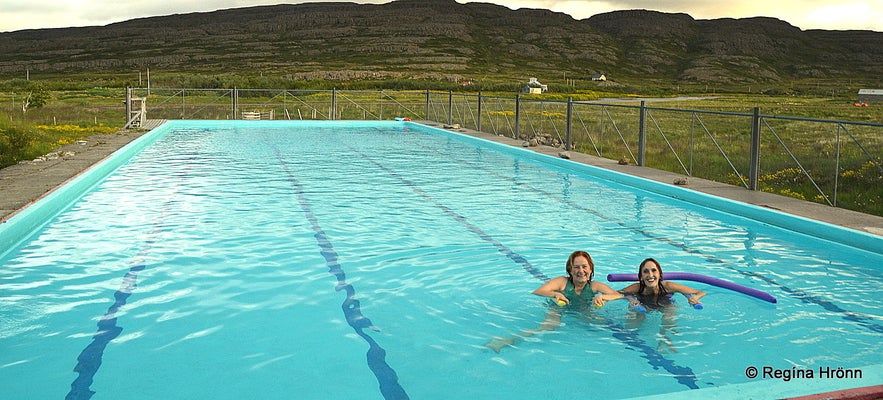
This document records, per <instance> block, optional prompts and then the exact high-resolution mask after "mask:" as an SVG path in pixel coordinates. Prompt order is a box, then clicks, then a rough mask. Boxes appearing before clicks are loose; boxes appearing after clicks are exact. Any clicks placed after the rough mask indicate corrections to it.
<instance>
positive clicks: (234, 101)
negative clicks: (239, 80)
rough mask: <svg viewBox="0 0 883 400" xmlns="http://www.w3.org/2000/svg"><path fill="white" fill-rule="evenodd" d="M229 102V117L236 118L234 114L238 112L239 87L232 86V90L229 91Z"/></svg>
mask: <svg viewBox="0 0 883 400" xmlns="http://www.w3.org/2000/svg"><path fill="white" fill-rule="evenodd" d="M230 104H231V107H232V108H231V110H230V111H231V112H232V113H233V114H232V115H231V117H230V118H231V119H237V118H236V114H237V113H238V109H239V89H237V88H236V87H233V91H232V92H230Z"/></svg>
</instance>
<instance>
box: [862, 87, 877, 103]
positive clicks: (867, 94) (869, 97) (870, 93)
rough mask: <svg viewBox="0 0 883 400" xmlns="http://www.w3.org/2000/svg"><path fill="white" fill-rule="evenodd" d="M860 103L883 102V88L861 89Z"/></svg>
mask: <svg viewBox="0 0 883 400" xmlns="http://www.w3.org/2000/svg"><path fill="white" fill-rule="evenodd" d="M858 102H859V103H883V89H859V91H858Z"/></svg>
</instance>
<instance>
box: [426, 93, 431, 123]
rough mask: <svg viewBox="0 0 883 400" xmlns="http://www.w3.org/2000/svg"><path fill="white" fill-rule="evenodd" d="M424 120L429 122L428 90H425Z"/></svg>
mask: <svg viewBox="0 0 883 400" xmlns="http://www.w3.org/2000/svg"><path fill="white" fill-rule="evenodd" d="M426 120H427V121H431V119H429V89H426Z"/></svg>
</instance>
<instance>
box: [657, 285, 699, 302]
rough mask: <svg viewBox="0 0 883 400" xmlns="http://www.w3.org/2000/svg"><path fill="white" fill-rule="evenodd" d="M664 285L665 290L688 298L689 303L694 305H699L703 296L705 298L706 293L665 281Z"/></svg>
mask: <svg viewBox="0 0 883 400" xmlns="http://www.w3.org/2000/svg"><path fill="white" fill-rule="evenodd" d="M662 284H663V285H665V290H668V291H669V293H680V294H682V295H684V296H686V297H687V302H688V303H690V304H693V305H695V304H699V299H701V298H702V296H705V292H703V291H701V290H697V289H693V288H691V287H689V286H685V285H681V284H680V283H675V282H671V281H663V283H662Z"/></svg>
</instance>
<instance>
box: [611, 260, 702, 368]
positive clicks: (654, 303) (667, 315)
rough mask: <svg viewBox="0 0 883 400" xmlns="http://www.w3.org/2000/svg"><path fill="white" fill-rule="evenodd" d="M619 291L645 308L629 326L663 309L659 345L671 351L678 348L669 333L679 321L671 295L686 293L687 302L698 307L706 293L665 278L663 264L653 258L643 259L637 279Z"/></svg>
mask: <svg viewBox="0 0 883 400" xmlns="http://www.w3.org/2000/svg"><path fill="white" fill-rule="evenodd" d="M619 292H620V293H622V294H623V295H625V297H626V299H628V300H629V302H630V303H631V305H632V307H633V308H634V309H635V310H642V311H643V312H637V313H635V315H634V318H633V319H632V320H631V323H630V324H629V325H630V326H629V327H630V328H637V327H639V326H640V325H641V324H642V323H643V322H644V320H645V319H646V313H647V312H650V311H653V310H659V311H660V312H661V313H662V323H661V325H660V328H659V334H660V336H661V340H660V342H659V346H658V347H659V348H660V350H663V349H664V350H668V351H671V352H676V351H677V350H676V349H675V348H674V344H673V343H672V340H671V337H669V335H668V333H669V332H670V331H672V332H673V331H674V326H675V324H676V323H677V321H676V315H675V310H676V309H675V307H673V306H674V303H673V301H672V298H671V297H672V296H673V295H674V294H675V293H680V294H683V295H684V296H686V297H687V302H688V303H690V305H692V306H694V307H695V306H697V305H701V303H700V302H699V299H701V298H702V297H703V296H705V292H703V291H701V290H696V289H693V288H691V287H689V286H685V285H681V284H679V283H675V282H669V281H664V280H662V267H661V266H660V265H659V262H658V261H656V260H654V259H652V258H647V259H645V260H644V261H641V264H640V265H639V266H638V282H637V283H633V284H631V285H629V286H626V287H625V288H624V289H622V290H620V291H619ZM642 307H643V309H642Z"/></svg>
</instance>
